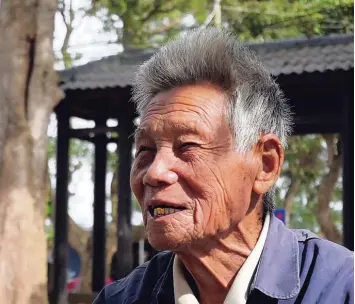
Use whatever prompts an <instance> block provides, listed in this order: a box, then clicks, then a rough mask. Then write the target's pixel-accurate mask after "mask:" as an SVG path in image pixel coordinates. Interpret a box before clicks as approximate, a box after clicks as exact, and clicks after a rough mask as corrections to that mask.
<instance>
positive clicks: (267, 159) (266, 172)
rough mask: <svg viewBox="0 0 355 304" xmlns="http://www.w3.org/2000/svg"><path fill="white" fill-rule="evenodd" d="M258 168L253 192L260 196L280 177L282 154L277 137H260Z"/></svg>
mask: <svg viewBox="0 0 355 304" xmlns="http://www.w3.org/2000/svg"><path fill="white" fill-rule="evenodd" d="M258 146H259V148H258V154H259V159H260V168H259V170H258V172H257V175H256V177H255V181H254V186H253V190H254V192H256V193H257V194H259V195H261V194H264V193H266V192H267V191H269V190H270V189H271V188H272V187H273V185H274V184H275V182H276V180H277V178H278V177H279V175H280V171H281V167H282V164H283V160H284V152H283V148H282V145H281V143H280V140H279V138H278V137H277V136H275V135H272V134H269V135H265V136H262V137H261V138H260V140H259V143H258Z"/></svg>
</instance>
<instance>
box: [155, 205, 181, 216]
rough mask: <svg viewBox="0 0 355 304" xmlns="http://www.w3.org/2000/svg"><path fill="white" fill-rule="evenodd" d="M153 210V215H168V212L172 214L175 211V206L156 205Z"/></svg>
mask: <svg viewBox="0 0 355 304" xmlns="http://www.w3.org/2000/svg"><path fill="white" fill-rule="evenodd" d="M153 210H154V212H153V215H154V216H160V215H168V214H173V213H175V212H176V209H175V208H163V207H156V208H154V209H153Z"/></svg>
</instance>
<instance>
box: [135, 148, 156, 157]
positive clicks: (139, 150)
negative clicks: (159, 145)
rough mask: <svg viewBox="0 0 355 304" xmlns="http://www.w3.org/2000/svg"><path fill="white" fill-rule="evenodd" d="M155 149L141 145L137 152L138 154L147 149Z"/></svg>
mask: <svg viewBox="0 0 355 304" xmlns="http://www.w3.org/2000/svg"><path fill="white" fill-rule="evenodd" d="M153 150H154V149H153V148H151V147H146V146H140V147H139V148H138V150H137V153H136V156H137V155H138V154H140V153H142V152H145V151H153Z"/></svg>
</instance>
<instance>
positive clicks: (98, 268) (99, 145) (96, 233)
mask: <svg viewBox="0 0 355 304" xmlns="http://www.w3.org/2000/svg"><path fill="white" fill-rule="evenodd" d="M96 127H103V128H104V127H106V120H105V119H101V120H99V121H96ZM106 142H107V138H106V134H105V133H102V134H98V135H96V136H95V138H94V143H95V173H94V174H95V177H94V181H95V182H94V228H93V257H92V291H93V293H94V294H95V293H98V292H100V290H101V289H102V288H103V287H104V286H105V275H106V274H105V267H106V191H105V188H106V165H107V149H106Z"/></svg>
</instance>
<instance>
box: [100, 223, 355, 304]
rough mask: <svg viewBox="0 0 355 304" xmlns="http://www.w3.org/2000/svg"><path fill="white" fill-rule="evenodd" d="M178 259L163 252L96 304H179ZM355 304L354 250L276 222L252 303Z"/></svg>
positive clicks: (103, 294) (252, 291) (254, 285)
mask: <svg viewBox="0 0 355 304" xmlns="http://www.w3.org/2000/svg"><path fill="white" fill-rule="evenodd" d="M173 257H174V254H173V253H171V252H161V253H159V254H158V255H156V256H155V257H154V258H153V259H152V260H151V261H150V262H147V263H145V264H143V265H141V266H139V267H138V268H136V269H135V270H134V271H133V272H132V273H131V274H130V275H129V276H127V277H126V278H124V279H122V280H119V281H117V282H115V283H112V284H110V285H108V286H107V287H105V288H104V289H103V290H102V291H101V293H100V294H99V296H98V297H97V299H96V300H95V301H94V303H95V304H133V303H135V304H138V303H139V304H143V303H144V304H148V303H152V304H156V303H159V304H170V303H171V304H173V303H174V288H173ZM253 303H258V304H260V303H263V304H268V303H270V304H271V303H273V304H276V303H278V304H286V303H287V304H291V303H292V304H299V303H307V304H314V303H320V304H338V303H342V304H343V303H354V255H353V252H352V251H349V250H347V249H346V248H344V247H342V246H339V245H337V244H334V243H332V242H329V241H326V240H323V239H320V238H319V237H317V236H316V235H314V234H313V233H311V232H309V231H307V230H291V229H288V228H286V227H285V226H284V224H283V223H282V222H281V221H280V220H279V219H277V218H276V217H275V216H272V217H271V222H270V227H269V231H268V236H267V239H266V243H265V247H264V250H263V253H262V255H261V258H260V262H259V265H258V268H257V271H256V273H255V276H254V279H253V281H252V284H251V287H250V295H249V298H248V301H247V304H253Z"/></svg>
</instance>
